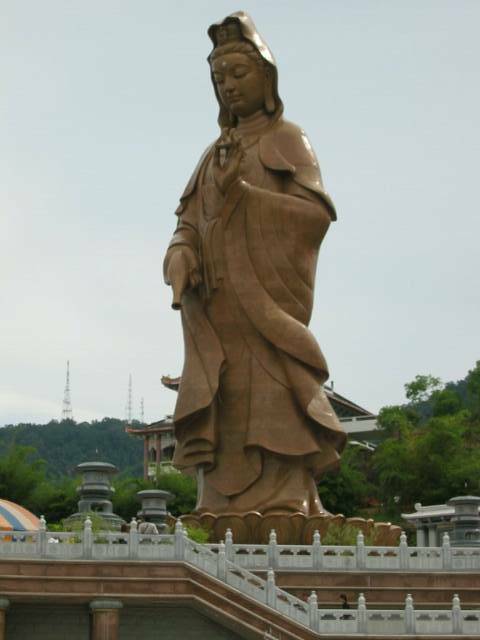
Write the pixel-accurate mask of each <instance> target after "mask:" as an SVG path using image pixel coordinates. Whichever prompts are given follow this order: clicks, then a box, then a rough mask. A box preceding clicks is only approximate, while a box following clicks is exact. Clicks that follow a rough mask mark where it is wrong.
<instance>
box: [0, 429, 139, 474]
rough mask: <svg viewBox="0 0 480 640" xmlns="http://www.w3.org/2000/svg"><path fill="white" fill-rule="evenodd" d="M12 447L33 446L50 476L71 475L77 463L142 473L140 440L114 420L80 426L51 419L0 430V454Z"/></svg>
mask: <svg viewBox="0 0 480 640" xmlns="http://www.w3.org/2000/svg"><path fill="white" fill-rule="evenodd" d="M134 422H135V421H134ZM13 445H22V446H31V447H35V449H36V450H37V452H38V457H39V458H42V459H43V460H45V462H46V464H47V469H46V470H47V474H48V475H49V476H50V477H56V476H61V475H71V474H72V473H73V472H74V469H75V467H76V465H77V464H79V463H80V462H86V461H88V460H102V461H104V462H111V463H112V464H114V465H116V466H117V467H118V469H119V471H120V472H121V473H122V472H129V473H130V474H132V475H139V476H141V475H142V474H143V441H142V439H141V438H136V437H134V436H130V435H128V434H127V433H125V423H124V422H122V421H121V420H117V419H116V418H104V419H103V420H101V421H96V420H95V421H93V422H80V423H76V422H74V421H73V420H64V421H62V422H57V421H56V420H52V421H51V422H49V423H48V424H44V425H41V424H18V425H8V426H6V427H3V428H2V429H0V455H2V454H3V453H5V452H6V451H7V450H8V449H9V448H10V446H13Z"/></svg>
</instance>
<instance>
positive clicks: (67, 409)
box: [62, 360, 73, 420]
mask: <svg viewBox="0 0 480 640" xmlns="http://www.w3.org/2000/svg"><path fill="white" fill-rule="evenodd" d="M62 420H73V412H72V402H71V400H70V360H67V379H66V382H65V391H64V392H63V406H62Z"/></svg>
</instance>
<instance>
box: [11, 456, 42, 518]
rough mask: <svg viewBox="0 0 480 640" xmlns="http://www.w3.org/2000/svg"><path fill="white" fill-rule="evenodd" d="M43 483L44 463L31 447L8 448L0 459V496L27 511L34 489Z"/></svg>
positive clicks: (30, 504)
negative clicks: (23, 507)
mask: <svg viewBox="0 0 480 640" xmlns="http://www.w3.org/2000/svg"><path fill="white" fill-rule="evenodd" d="M44 481H45V463H44V461H43V460H40V459H38V457H37V455H36V451H35V449H34V448H33V447H10V449H9V450H8V451H7V453H6V454H5V455H4V456H2V457H1V458H0V495H1V496H2V497H5V498H6V499H7V500H11V501H12V502H17V503H18V504H20V505H22V506H25V507H26V508H27V509H28V508H30V507H31V506H32V500H31V497H32V495H33V492H34V490H35V488H36V487H37V486H38V485H40V484H41V483H42V482H44Z"/></svg>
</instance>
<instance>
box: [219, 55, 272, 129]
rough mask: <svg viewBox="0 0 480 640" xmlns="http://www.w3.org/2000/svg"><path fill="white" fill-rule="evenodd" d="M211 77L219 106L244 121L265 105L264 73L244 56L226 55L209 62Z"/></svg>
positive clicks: (261, 67) (262, 68)
mask: <svg viewBox="0 0 480 640" xmlns="http://www.w3.org/2000/svg"><path fill="white" fill-rule="evenodd" d="M212 73H213V79H214V81H215V85H216V87H217V91H218V95H219V96H220V100H221V101H222V103H223V105H224V106H225V107H226V108H227V109H228V110H229V111H230V112H231V113H233V115H235V116H239V117H240V118H246V117H248V116H251V115H252V114H254V113H256V112H257V111H260V109H262V107H263V106H264V102H265V69H264V67H263V66H262V65H261V64H259V63H258V62H256V61H255V60H253V59H252V58H251V57H250V56H248V55H246V54H244V53H226V54H225V55H223V56H221V57H220V58H217V59H216V60H214V61H213V62H212Z"/></svg>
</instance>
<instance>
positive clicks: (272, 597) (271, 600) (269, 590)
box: [265, 569, 277, 609]
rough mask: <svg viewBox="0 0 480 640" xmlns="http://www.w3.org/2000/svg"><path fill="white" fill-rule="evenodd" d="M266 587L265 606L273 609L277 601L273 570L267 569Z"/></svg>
mask: <svg viewBox="0 0 480 640" xmlns="http://www.w3.org/2000/svg"><path fill="white" fill-rule="evenodd" d="M265 587H266V589H265V590H266V598H267V606H269V607H272V609H275V604H276V601H277V586H276V584H275V573H274V571H273V569H269V570H268V573H267V584H266V585H265Z"/></svg>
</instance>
